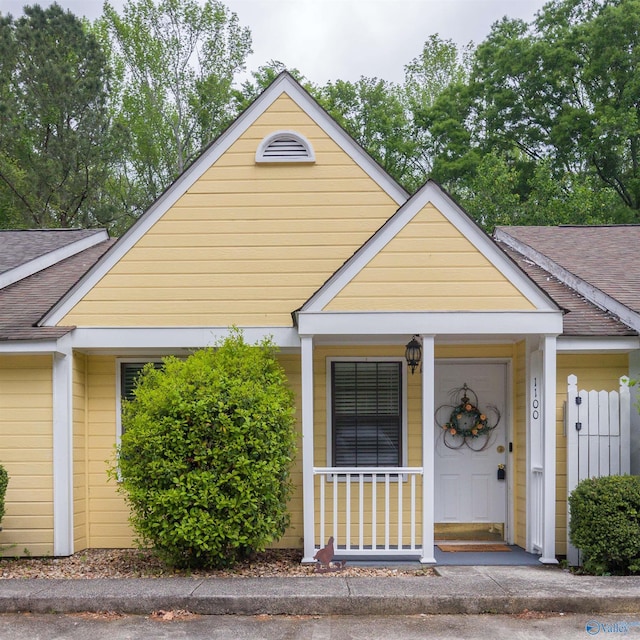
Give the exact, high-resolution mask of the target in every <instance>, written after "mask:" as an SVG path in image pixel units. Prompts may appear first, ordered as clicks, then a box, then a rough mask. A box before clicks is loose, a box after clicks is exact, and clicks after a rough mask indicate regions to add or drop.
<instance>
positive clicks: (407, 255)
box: [300, 180, 558, 313]
mask: <svg viewBox="0 0 640 640" xmlns="http://www.w3.org/2000/svg"><path fill="white" fill-rule="evenodd" d="M557 309H558V307H557V306H556V305H555V304H554V303H553V301H552V300H551V299H550V298H549V297H548V296H547V295H546V294H545V293H544V292H543V291H541V289H539V288H538V287H537V285H535V284H534V283H533V281H532V280H530V279H529V278H528V276H526V275H525V274H524V273H523V272H522V271H521V270H520V269H519V268H518V267H517V266H516V265H515V264H514V263H513V262H512V261H511V260H510V259H509V258H508V257H507V256H506V255H505V254H504V253H503V252H502V251H501V250H500V249H499V248H498V247H497V246H496V245H495V244H494V242H493V241H492V240H491V239H490V238H489V237H488V236H487V235H486V234H485V233H484V232H483V231H482V230H481V229H480V228H479V227H478V226H477V225H476V224H475V223H474V222H473V221H472V220H471V218H469V216H468V215H467V214H466V213H465V212H464V211H463V210H462V209H461V208H460V207H459V206H458V205H457V204H456V203H455V202H454V201H453V200H452V199H451V198H450V197H449V196H448V195H447V194H446V193H445V192H444V191H443V190H442V189H441V188H440V187H439V186H438V185H437V184H436V183H435V182H433V181H431V180H430V181H428V182H427V183H426V184H425V186H424V187H422V189H420V190H419V191H418V192H417V193H416V194H415V195H414V196H413V197H412V198H411V199H410V200H409V201H408V202H407V203H406V204H405V205H403V206H402V207H401V208H400V209H399V210H398V212H397V213H396V214H395V215H394V216H393V217H392V218H391V219H390V220H389V221H388V222H387V223H386V224H385V225H384V226H383V227H382V228H381V229H380V230H379V231H378V232H377V233H376V234H375V235H374V236H373V237H372V238H371V239H370V240H369V241H368V242H367V243H366V244H365V245H364V246H363V247H362V248H361V249H360V250H359V251H358V252H357V253H356V254H355V255H354V256H353V257H352V258H351V259H350V260H349V261H347V262H346V263H345V264H344V265H343V266H342V267H341V268H340V269H339V270H338V271H337V272H336V273H335V274H334V275H333V276H332V277H331V278H330V279H329V280H328V281H327V282H326V283H325V285H324V286H323V287H322V288H321V289H320V290H319V291H317V292H316V293H315V294H314V295H313V296H312V297H311V298H310V299H309V300H308V301H307V303H305V305H303V307H302V308H301V309H300V312H301V313H304V312H316V313H317V312H322V311H338V312H340V311H354V312H364V311H371V312H375V311H408V312H412V311H427V312H429V311H533V310H552V311H556V310H557Z"/></svg>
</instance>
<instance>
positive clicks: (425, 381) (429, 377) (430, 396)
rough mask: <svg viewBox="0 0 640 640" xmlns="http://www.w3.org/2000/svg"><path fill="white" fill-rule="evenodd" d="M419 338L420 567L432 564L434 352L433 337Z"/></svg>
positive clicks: (433, 561)
mask: <svg viewBox="0 0 640 640" xmlns="http://www.w3.org/2000/svg"><path fill="white" fill-rule="evenodd" d="M421 338H422V557H421V558H420V562H421V563H422V564H435V562H436V558H435V554H434V550H433V545H434V539H433V529H434V520H435V495H436V494H435V475H434V469H435V453H434V450H433V442H434V421H435V410H436V409H435V397H434V388H435V385H434V377H435V349H434V337H433V336H421Z"/></svg>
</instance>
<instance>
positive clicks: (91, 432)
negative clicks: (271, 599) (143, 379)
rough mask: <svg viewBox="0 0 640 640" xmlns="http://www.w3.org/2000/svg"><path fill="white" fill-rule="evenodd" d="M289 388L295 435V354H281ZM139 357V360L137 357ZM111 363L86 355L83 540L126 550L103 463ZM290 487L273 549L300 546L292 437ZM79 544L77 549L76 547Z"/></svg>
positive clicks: (111, 407) (112, 386) (122, 509)
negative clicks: (282, 528) (285, 522)
mask: <svg viewBox="0 0 640 640" xmlns="http://www.w3.org/2000/svg"><path fill="white" fill-rule="evenodd" d="M279 360H280V362H281V363H282V365H283V367H284V369H285V372H286V375H287V379H288V380H289V384H290V388H291V389H292V390H293V392H294V394H295V397H296V407H297V431H298V433H299V434H300V433H301V428H300V409H299V407H300V402H299V397H300V357H299V355H281V356H280V357H279ZM140 361H141V362H142V361H144V358H141V359H140ZM116 366H117V360H116V358H115V356H88V357H87V407H88V410H87V411H88V432H87V442H88V450H87V473H86V477H87V486H88V494H89V501H88V509H87V512H88V515H87V539H86V540H87V541H86V545H85V546H86V547H90V548H128V547H132V546H133V544H134V534H133V532H132V530H131V527H130V525H129V510H128V507H127V505H126V503H125V501H124V498H123V496H122V495H120V494H119V493H118V492H117V490H116V489H117V486H116V484H115V482H114V481H113V480H110V479H108V476H107V467H108V466H109V461H110V460H112V459H113V454H114V446H115V443H116V393H117V392H118V390H117V389H116ZM292 478H293V481H294V484H295V491H294V493H293V496H292V498H291V501H290V503H289V511H290V514H291V525H290V527H289V528H288V529H287V531H286V533H285V535H284V536H283V538H282V539H281V540H279V541H278V542H276V543H275V544H274V545H273V546H274V547H285V548H300V547H302V536H303V517H302V442H301V438H298V453H297V458H296V463H295V466H294V468H293V471H292ZM80 548H83V547H78V549H76V550H79V549H80Z"/></svg>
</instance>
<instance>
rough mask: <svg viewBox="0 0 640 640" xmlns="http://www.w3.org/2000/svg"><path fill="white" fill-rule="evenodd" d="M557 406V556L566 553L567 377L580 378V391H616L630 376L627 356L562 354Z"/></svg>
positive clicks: (559, 358)
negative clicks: (565, 420) (624, 377)
mask: <svg viewBox="0 0 640 640" xmlns="http://www.w3.org/2000/svg"><path fill="white" fill-rule="evenodd" d="M557 364H558V366H557V372H558V373H557V379H556V388H557V396H556V398H557V402H556V447H557V448H556V553H557V554H559V555H564V554H566V552H567V437H566V435H565V424H564V416H565V406H564V405H565V402H566V400H567V377H568V376H569V375H570V374H574V375H576V376H577V377H578V389H586V390H587V391H590V390H591V389H596V390H597V391H601V390H605V391H617V390H618V389H619V388H620V382H619V380H620V377H621V376H624V375H628V372H629V357H628V355H627V354H624V353H620V354H592V355H577V354H559V355H558V358H557Z"/></svg>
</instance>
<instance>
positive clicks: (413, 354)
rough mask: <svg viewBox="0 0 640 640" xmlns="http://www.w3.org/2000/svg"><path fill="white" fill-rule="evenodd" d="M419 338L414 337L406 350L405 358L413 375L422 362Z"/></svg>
mask: <svg viewBox="0 0 640 640" xmlns="http://www.w3.org/2000/svg"><path fill="white" fill-rule="evenodd" d="M417 337H418V336H413V338H411V340H410V341H409V343H408V344H407V346H406V348H405V350H404V357H405V358H406V360H407V366H408V367H409V368H410V369H411V374H412V375H413V374H414V373H415V371H416V369H417V368H418V367H419V366H420V362H421V360H422V345H421V344H420V342H419V341H418V340H417Z"/></svg>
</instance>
